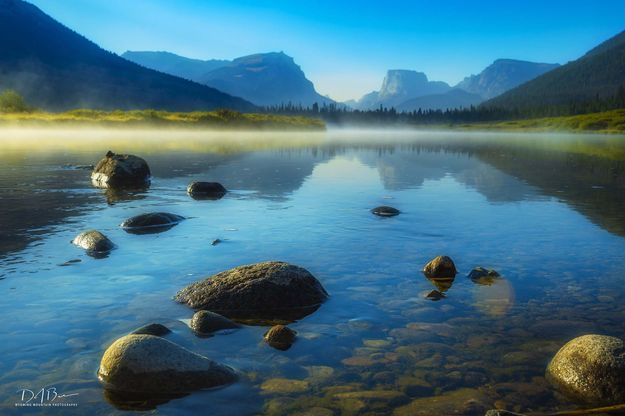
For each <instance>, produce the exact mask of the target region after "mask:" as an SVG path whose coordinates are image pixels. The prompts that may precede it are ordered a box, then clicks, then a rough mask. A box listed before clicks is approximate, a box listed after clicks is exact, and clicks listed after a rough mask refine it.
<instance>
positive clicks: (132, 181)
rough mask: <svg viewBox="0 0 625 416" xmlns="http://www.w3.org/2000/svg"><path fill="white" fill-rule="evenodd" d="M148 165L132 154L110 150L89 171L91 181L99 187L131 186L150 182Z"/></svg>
mask: <svg viewBox="0 0 625 416" xmlns="http://www.w3.org/2000/svg"><path fill="white" fill-rule="evenodd" d="M150 175H151V173H150V167H149V166H148V164H147V162H146V161H145V160H143V159H142V158H140V157H138V156H134V155H117V154H115V153H113V152H111V151H110V150H109V151H108V152H107V153H106V156H105V157H104V158H103V159H102V160H100V161H99V162H98V164H97V165H96V166H95V168H94V169H93V172H92V173H91V182H92V183H93V184H94V185H95V186H97V187H99V188H133V187H141V186H145V185H147V184H149V183H150Z"/></svg>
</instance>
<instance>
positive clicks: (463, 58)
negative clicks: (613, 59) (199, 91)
mask: <svg viewBox="0 0 625 416" xmlns="http://www.w3.org/2000/svg"><path fill="white" fill-rule="evenodd" d="M32 2H33V3H34V4H36V5H37V6H39V7H40V8H41V9H43V10H44V11H45V12H46V13H48V14H50V15H51V16H52V17H54V18H56V19H57V20H59V21H60V22H62V23H64V24H65V25H67V26H69V27H70V28H72V29H74V30H76V31H77V32H79V33H81V34H83V35H85V36H86V37H88V38H90V39H91V40H93V41H95V42H96V43H98V44H99V45H100V46H102V47H104V48H105V49H108V50H111V51H113V52H116V53H122V52H124V51H126V50H167V51H170V52H174V53H177V54H180V55H184V56H189V57H193V58H201V59H210V58H218V59H232V58H235V57H238V56H243V55H247V54H251V53H256V52H269V51H284V52H285V53H287V54H289V55H291V56H293V57H294V58H295V61H296V62H297V63H298V64H299V65H300V66H301V67H302V69H303V70H304V71H305V72H306V74H307V76H308V78H309V79H311V80H312V81H313V82H314V83H315V86H316V87H317V90H318V91H319V92H320V93H322V94H327V95H330V96H331V97H332V98H335V99H339V100H346V99H349V98H357V97H360V96H361V95H363V94H364V93H367V92H369V91H372V90H374V89H378V88H379V86H380V84H381V83H382V79H383V77H384V74H385V72H386V70H387V69H415V70H418V71H422V72H425V73H426V74H427V75H428V77H429V78H430V79H433V80H441V81H446V82H448V83H451V84H455V83H457V82H458V81H460V80H462V78H463V77H464V76H466V75H469V74H474V73H478V72H480V71H481V70H482V69H483V68H484V67H486V66H487V65H488V64H490V63H491V62H492V61H494V60H495V59H497V58H516V59H526V60H531V61H540V62H558V63H565V62H567V61H569V60H572V59H575V58H577V57H579V56H580V55H582V54H583V53H584V52H585V51H586V50H588V49H590V48H592V47H593V46H594V45H596V44H597V43H599V42H601V41H603V40H605V39H607V38H609V37H611V36H613V35H614V34H616V33H618V32H620V31H622V30H625V19H624V18H623V16H625V1H624V0H598V1H590V2H589V1H587V0H585V1H579V0H568V1H560V0H541V1H535V0H527V1H511V0H503V1H502V0H499V1H477V0H476V1H468V0H467V1H459V0H454V1H442V0H438V1H434V0H431V1H419V0H415V1H386V2H384V1H380V0H377V1H370V0H361V1H354V2H346V1H339V0H334V1H331V0H321V1H313V0H309V1H297V0H284V1H282V0H280V1H272V2H269V1H251V0H250V1H236V0H230V1H228V0H206V1H202V0H175V1H172V0H63V1H59V0H32Z"/></svg>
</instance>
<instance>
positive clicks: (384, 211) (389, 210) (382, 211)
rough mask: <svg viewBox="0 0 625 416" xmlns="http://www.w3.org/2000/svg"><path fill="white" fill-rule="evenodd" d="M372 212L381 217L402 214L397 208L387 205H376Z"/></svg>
mask: <svg viewBox="0 0 625 416" xmlns="http://www.w3.org/2000/svg"><path fill="white" fill-rule="evenodd" d="M371 212H372V213H373V214H375V215H378V216H380V217H394V216H395V215H399V214H400V212H399V210H398V209H397V208H393V207H387V206H385V205H383V206H380V207H375V208H373V209H372V210H371Z"/></svg>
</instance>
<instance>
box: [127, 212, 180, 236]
mask: <svg viewBox="0 0 625 416" xmlns="http://www.w3.org/2000/svg"><path fill="white" fill-rule="evenodd" d="M184 219H185V218H184V217H182V216H180V215H176V214H170V213H168V212H150V213H147V214H141V215H136V216H134V217H132V218H128V219H127V220H126V221H124V222H122V223H121V227H122V228H123V229H124V231H126V232H129V233H132V234H153V233H160V232H163V231H167V230H169V229H170V228H172V227H173V226H175V225H177V224H178V223H179V222H180V221H182V220H184Z"/></svg>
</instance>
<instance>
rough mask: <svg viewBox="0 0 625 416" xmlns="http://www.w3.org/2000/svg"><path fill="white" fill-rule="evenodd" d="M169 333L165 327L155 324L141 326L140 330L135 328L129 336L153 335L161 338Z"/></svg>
mask: <svg viewBox="0 0 625 416" xmlns="http://www.w3.org/2000/svg"><path fill="white" fill-rule="evenodd" d="M169 333H171V330H170V329H169V328H167V327H166V326H165V325H161V324H156V323H152V324H147V325H143V326H142V327H141V328H137V329H135V330H134V331H132V332H131V334H135V335H154V336H157V337H162V336H163V335H167V334H169Z"/></svg>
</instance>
